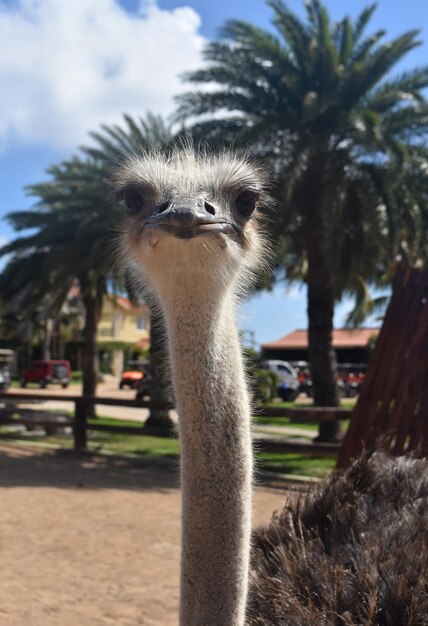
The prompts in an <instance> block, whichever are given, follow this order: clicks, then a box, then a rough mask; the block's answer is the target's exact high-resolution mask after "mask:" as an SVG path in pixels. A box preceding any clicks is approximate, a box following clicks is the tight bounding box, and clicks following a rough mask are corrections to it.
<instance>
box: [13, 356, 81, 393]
mask: <svg viewBox="0 0 428 626" xmlns="http://www.w3.org/2000/svg"><path fill="white" fill-rule="evenodd" d="M70 377H71V366H70V361H63V360H60V359H54V360H50V361H34V362H33V364H32V367H31V368H30V369H28V370H24V371H23V372H21V375H20V380H21V387H26V386H27V383H36V384H37V385H39V386H40V388H41V389H44V388H45V387H46V385H48V384H50V383H58V384H60V385H61V386H62V387H63V388H64V389H65V388H66V387H68V383H69V382H70Z"/></svg>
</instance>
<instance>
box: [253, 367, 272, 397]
mask: <svg viewBox="0 0 428 626" xmlns="http://www.w3.org/2000/svg"><path fill="white" fill-rule="evenodd" d="M278 384H279V378H278V376H277V375H276V374H275V372H268V371H266V370H262V369H255V370H253V375H252V380H251V387H252V389H253V393H254V399H255V401H256V402H258V403H260V404H263V405H264V404H267V403H268V402H271V401H272V400H273V398H275V397H276V395H277V393H276V391H277V389H278Z"/></svg>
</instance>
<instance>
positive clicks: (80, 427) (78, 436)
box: [73, 398, 87, 451]
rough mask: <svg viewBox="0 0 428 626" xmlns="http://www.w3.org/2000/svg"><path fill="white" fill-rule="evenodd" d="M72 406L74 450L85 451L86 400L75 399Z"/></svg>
mask: <svg viewBox="0 0 428 626" xmlns="http://www.w3.org/2000/svg"><path fill="white" fill-rule="evenodd" d="M74 405H75V409H74V424H73V435H74V449H75V450H76V451H81V450H86V439H87V437H86V398H76V400H75V402H74Z"/></svg>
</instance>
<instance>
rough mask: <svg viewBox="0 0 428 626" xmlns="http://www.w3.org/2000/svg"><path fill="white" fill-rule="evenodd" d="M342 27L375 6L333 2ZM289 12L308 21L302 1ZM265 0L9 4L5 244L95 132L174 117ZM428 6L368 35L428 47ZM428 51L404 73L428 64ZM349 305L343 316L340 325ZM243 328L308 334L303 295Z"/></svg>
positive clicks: (272, 301)
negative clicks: (194, 72) (227, 30)
mask: <svg viewBox="0 0 428 626" xmlns="http://www.w3.org/2000/svg"><path fill="white" fill-rule="evenodd" d="M325 3H326V6H327V7H328V9H329V11H330V14H331V16H332V17H333V19H341V18H342V17H343V16H344V14H345V13H349V14H350V15H351V16H355V15H357V14H358V13H359V12H360V11H361V10H362V9H363V8H364V7H365V6H367V5H368V4H369V2H368V1H367V0H352V2H346V3H345V2H343V0H326V2H325ZM288 5H289V6H290V7H291V8H292V9H293V10H295V11H296V12H298V13H300V14H303V2H302V1H301V0H289V2H288ZM270 16H271V10H270V9H269V7H268V5H267V4H266V3H265V2H264V1H262V0H216V1H211V2H210V1H208V0H206V1H203V0H190V1H187V2H186V1H185V0H157V1H155V0H145V1H143V2H141V1H139V0H73V2H64V0H43V1H42V2H40V1H39V0H0V40H1V41H2V52H1V54H0V81H1V85H2V97H1V98H0V182H1V188H2V194H1V196H0V220H1V221H0V243H1V242H4V241H7V240H10V239H11V238H13V237H14V233H13V232H12V231H11V229H10V227H9V226H8V224H7V223H6V222H5V221H4V220H3V219H2V218H3V216H4V215H5V214H6V213H7V212H9V211H12V210H17V209H25V208H28V207H30V206H31V205H32V203H33V200H32V199H31V198H28V197H27V196H26V195H25V192H24V187H25V186H26V185H29V184H31V183H34V182H40V181H42V180H43V179H44V178H45V176H46V174H45V170H46V168H47V167H48V166H49V165H50V164H52V163H55V162H58V161H60V160H61V159H64V158H67V157H69V156H70V155H71V154H73V153H74V152H75V151H76V149H77V147H78V146H79V145H81V144H82V143H85V142H87V139H86V137H87V133H88V131H90V130H94V129H96V128H97V126H98V125H99V124H100V123H102V122H105V123H112V122H117V121H120V116H121V114H122V113H123V112H129V113H131V114H133V115H138V114H144V113H145V112H146V111H147V110H151V111H153V112H160V113H162V114H163V115H165V116H167V115H168V114H170V113H171V112H172V110H173V107H174V105H173V99H172V97H173V95H174V94H175V93H177V92H178V91H179V90H180V89H185V86H183V85H182V84H181V82H180V80H179V78H178V76H179V75H180V74H181V73H182V72H184V71H186V70H188V69H193V68H196V67H198V66H199V65H200V62H201V61H200V51H201V49H202V47H203V45H204V43H205V42H206V41H207V40H208V39H210V38H214V37H216V36H217V34H218V29H219V27H220V26H221V24H222V23H223V22H224V20H226V19H229V18H240V19H246V20H248V21H251V22H253V23H256V24H258V25H259V26H261V27H263V28H271V24H270ZM427 24H428V2H427V0H407V2H405V3H404V2H395V1H393V0H380V1H379V2H378V8H377V10H376V12H375V14H374V16H373V18H372V21H371V24H370V27H369V28H370V30H372V31H375V30H377V29H379V28H384V29H385V30H386V31H387V36H389V37H393V36H396V35H398V34H401V33H402V32H404V31H405V30H408V29H411V28H420V29H422V33H421V39H422V40H426V38H427ZM426 58H427V44H426V43H425V41H424V43H423V45H421V46H420V47H419V48H417V49H415V50H413V51H412V52H411V53H409V54H408V55H407V58H406V60H405V61H404V62H402V63H401V65H400V66H399V69H401V70H403V69H406V68H410V67H414V66H416V65H423V64H425V63H426ZM347 310H349V303H347V302H345V303H342V304H341V305H339V306H338V308H337V312H336V317H335V325H336V326H341V325H342V323H343V320H344V314H345V312H346V311H347ZM241 320H242V321H241V324H242V327H243V328H244V329H246V330H249V331H253V332H254V336H255V339H256V341H257V342H258V343H262V342H265V341H273V340H275V339H278V338H279V337H281V336H283V335H284V334H286V333H287V332H290V331H291V330H293V329H294V328H304V327H306V298H305V290H304V289H303V288H301V289H299V288H298V287H297V286H293V287H292V288H290V287H289V288H287V287H286V286H284V285H282V286H278V287H277V288H275V290H274V291H273V292H272V293H268V294H261V295H257V296H255V297H253V298H251V299H250V300H249V301H248V302H247V303H246V304H245V305H244V306H243V307H242V309H241Z"/></svg>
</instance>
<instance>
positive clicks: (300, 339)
mask: <svg viewBox="0 0 428 626" xmlns="http://www.w3.org/2000/svg"><path fill="white" fill-rule="evenodd" d="M379 331H380V328H356V329H349V328H336V329H335V330H333V347H334V348H366V347H367V344H368V343H369V341H370V339H371V338H372V337H373V336H375V337H377V335H378V334H379ZM307 347H308V331H307V330H303V329H298V330H293V332H292V333H289V334H288V335H285V337H282V339H278V341H273V342H271V343H264V344H263V345H262V348H264V349H265V350H266V349H267V350H269V349H277V350H280V349H284V348H285V349H287V348H288V349H292V348H302V349H305V348H307Z"/></svg>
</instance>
